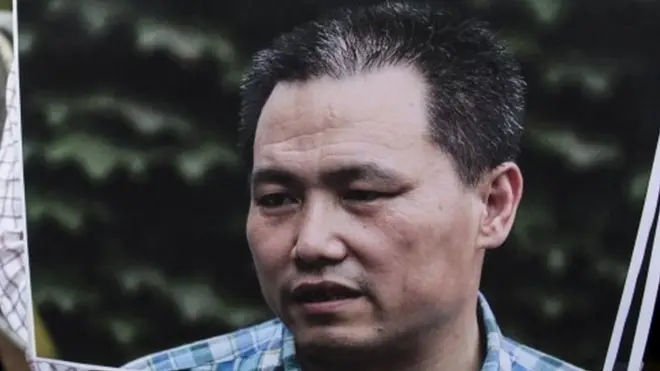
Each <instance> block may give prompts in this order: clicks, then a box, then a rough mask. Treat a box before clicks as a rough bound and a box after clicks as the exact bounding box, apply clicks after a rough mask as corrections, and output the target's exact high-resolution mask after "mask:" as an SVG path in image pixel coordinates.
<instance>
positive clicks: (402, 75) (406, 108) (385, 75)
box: [255, 67, 426, 146]
mask: <svg viewBox="0 0 660 371" xmlns="http://www.w3.org/2000/svg"><path fill="white" fill-rule="evenodd" d="M425 90H426V89H425V84H424V82H423V80H422V78H421V77H420V76H418V75H417V74H416V72H415V71H413V70H412V69H410V68H405V67H388V68H382V69H380V70H376V71H374V72H368V73H362V74H358V75H353V76H346V77H342V78H340V79H336V78H332V77H329V76H324V77H319V78H314V79H311V80H308V81H304V82H281V83H279V84H277V86H276V87H275V89H274V90H273V92H272V93H271V95H270V97H269V98H268V100H267V101H266V103H265V105H264V107H263V110H262V112H261V116H260V118H259V122H258V124H257V130H256V138H255V139H256V140H255V146H258V145H260V142H264V141H265V142H272V141H281V140H283V139H286V138H287V137H289V136H300V135H311V134H316V133H318V132H319V131H321V130H328V129H336V128H339V129H346V128H351V127H352V126H360V127H363V126H365V124H377V125H378V126H379V127H380V129H381V130H384V131H389V132H397V131H398V132H399V133H398V134H397V135H400V134H403V133H404V132H408V133H411V132H417V133H419V131H420V130H419V129H420V128H422V127H425V126H426V108H425V101H426V99H425V96H426V95H425V94H426V91H425ZM373 129H375V128H368V130H373Z"/></svg>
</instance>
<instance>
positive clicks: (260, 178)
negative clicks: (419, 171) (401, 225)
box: [250, 162, 405, 188]
mask: <svg viewBox="0 0 660 371" xmlns="http://www.w3.org/2000/svg"><path fill="white" fill-rule="evenodd" d="M320 180H321V183H323V184H325V185H328V186H335V187H336V186H346V185H347V184H349V183H351V182H354V181H358V180H360V181H367V182H378V183H381V184H386V185H392V184H400V183H404V182H405V178H404V176H403V175H401V174H400V173H399V172H397V171H395V170H392V169H387V168H385V167H382V166H380V165H378V164H375V163H371V162H365V163H356V164H348V165H341V166H337V167H335V168H330V169H325V170H323V171H322V172H321V179H320ZM302 182H303V180H302V179H301V178H300V176H298V175H296V174H295V173H294V172H292V171H289V170H287V169H284V168H280V167H263V168H257V169H255V170H254V171H253V172H252V174H251V176H250V186H251V187H252V188H254V187H255V186H257V185H259V184H263V183H273V184H281V185H284V186H299V185H300V184H301V183H302Z"/></svg>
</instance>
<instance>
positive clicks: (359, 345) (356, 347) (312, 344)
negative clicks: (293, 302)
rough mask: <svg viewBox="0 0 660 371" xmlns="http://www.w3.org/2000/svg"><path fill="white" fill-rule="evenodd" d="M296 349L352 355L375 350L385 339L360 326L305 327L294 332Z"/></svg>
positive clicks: (375, 332) (372, 330)
mask: <svg viewBox="0 0 660 371" xmlns="http://www.w3.org/2000/svg"><path fill="white" fill-rule="evenodd" d="M294 338H295V342H296V348H298V349H300V350H304V351H309V352H313V353H316V352H318V351H322V352H324V353H328V352H331V353H352V352H362V351H365V350H369V349H373V348H374V347H377V346H378V344H379V343H381V342H382V340H383V337H382V336H379V334H378V333H377V331H375V330H374V329H371V328H364V327H360V326H339V325H333V326H332V325H331V326H305V327H304V328H298V329H296V330H294Z"/></svg>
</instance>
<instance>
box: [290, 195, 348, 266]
mask: <svg viewBox="0 0 660 371" xmlns="http://www.w3.org/2000/svg"><path fill="white" fill-rule="evenodd" d="M336 214H337V211H336V210H333V207H332V206H330V205H327V204H326V205H323V204H317V205H308V207H307V209H306V210H305V212H304V213H303V214H302V215H301V221H300V228H299V231H298V236H297V239H296V244H295V246H294V248H293V258H294V259H295V261H296V263H297V264H299V265H303V266H306V267H310V266H313V267H319V266H323V265H332V264H337V263H339V262H341V261H342V260H344V259H345V258H346V255H347V250H346V246H345V245H344V243H343V241H342V240H341V238H340V236H339V235H338V232H339V229H340V228H341V222H340V220H339V219H340V218H339V217H338V215H336Z"/></svg>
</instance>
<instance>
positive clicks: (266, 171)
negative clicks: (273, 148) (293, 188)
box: [249, 167, 300, 187]
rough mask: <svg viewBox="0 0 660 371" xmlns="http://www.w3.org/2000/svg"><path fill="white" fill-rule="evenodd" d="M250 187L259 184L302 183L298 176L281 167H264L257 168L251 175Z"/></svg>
mask: <svg viewBox="0 0 660 371" xmlns="http://www.w3.org/2000/svg"><path fill="white" fill-rule="evenodd" d="M249 183H250V187H255V186H256V185H258V184H263V183H274V184H282V185H293V184H296V183H300V180H299V179H298V177H297V176H296V175H295V174H294V173H292V172H291V171H288V170H286V169H283V168H279V167H264V168H257V169H255V170H254V171H253V172H252V174H251V175H250V179H249Z"/></svg>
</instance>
